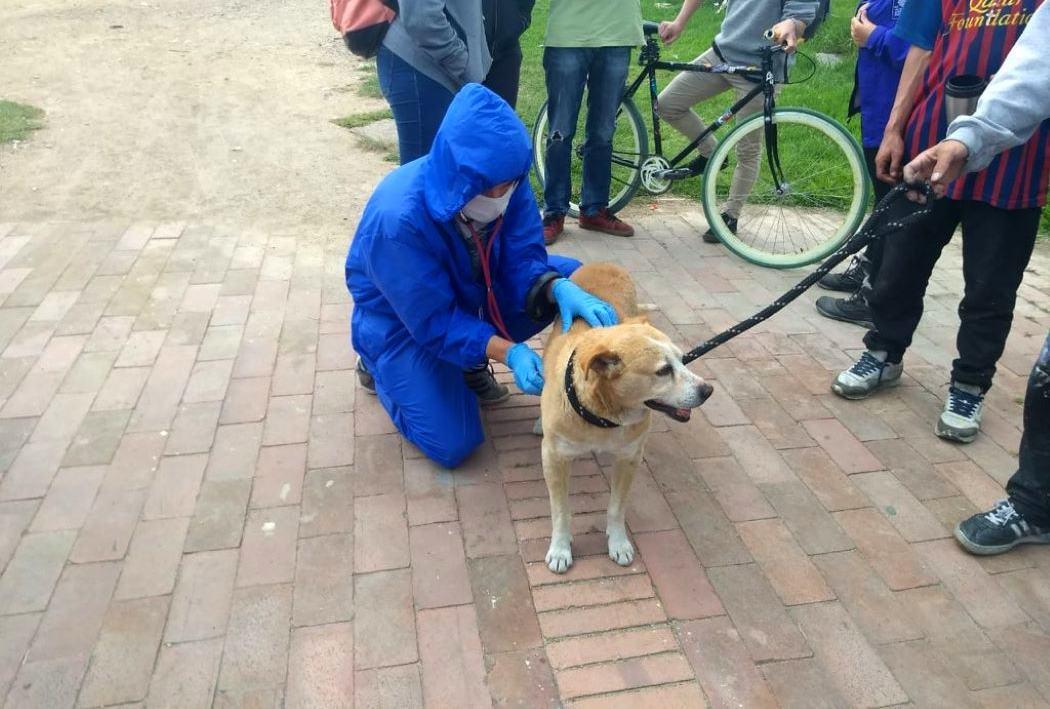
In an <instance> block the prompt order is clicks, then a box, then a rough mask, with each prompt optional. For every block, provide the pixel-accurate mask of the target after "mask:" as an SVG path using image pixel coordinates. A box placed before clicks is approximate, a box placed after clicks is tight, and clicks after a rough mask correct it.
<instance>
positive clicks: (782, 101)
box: [518, 0, 1050, 232]
mask: <svg viewBox="0 0 1050 709" xmlns="http://www.w3.org/2000/svg"><path fill="white" fill-rule="evenodd" d="M679 6H680V4H679V2H677V0H665V1H662V2H657V1H656V0H642V17H643V18H645V19H646V20H654V21H660V20H672V19H674V17H675V15H676V14H677V13H678V8H679ZM549 7H550V0H538V2H537V3H536V9H535V12H534V14H533V19H532V26H531V27H530V28H529V30H528V32H526V33H525V35H524V36H523V37H522V40H521V48H522V53H523V55H524V61H523V62H522V70H521V93H520V97H519V99H518V113H519V114H520V115H521V117H522V119H523V120H524V121H525V124H526V125H527V126H528V127H529V130H530V131H531V130H532V127H533V124H534V123H535V120H536V114H537V112H538V111H539V109H540V106H541V105H542V104H543V102H544V101H545V100H546V87H545V84H544V76H543V36H544V33H545V30H546V26H547V12H548V9H549ZM853 7H854V4H853V3H843V2H837V3H832V13H831V16H830V17H828V19H827V21H826V22H825V23H824V25H823V27H821V29H820V31H819V32H818V34H817V36H816V37H815V38H813V39H812V40H810V41H808V42H806V43H805V44H804V45H803V46H802V48H801V52H802V53H803V54H805V55H808V56H809V57H811V58H812V57H814V55H816V54H817V53H833V54H838V55H840V56H841V57H842V61H841V62H839V63H838V64H836V65H833V66H826V65H823V64H817V66H816V73H815V74H814V75H813V77H812V78H811V79H809V80H808V81H804V82H802V83H798V84H795V85H788V86H785V87H784V88H783V91H782V92H781V94H780V97H779V99H778V102H777V103H778V105H779V106H782V107H788V106H799V107H805V108H809V109H813V110H816V111H820V112H822V113H825V114H827V115H828V116H830V117H832V118H834V119H835V120H837V121H839V122H840V123H842V124H843V125H844V126H846V128H847V129H848V130H849V131H850V132H851V133H852V134H853V135H854V136H855V137H856V138H857V139H858V140H859V139H860V120H859V117H855V118H854V119H853V120H849V121H848V120H847V117H846V113H847V110H848V105H849V97H850V94H851V93H852V91H853V73H854V65H855V62H856V48H855V47H854V45H853V42H852V41H851V40H850V36H849V20H850V16H851V14H852V11H853ZM722 18H723V15H721V14H719V13H718V12H717V11H716V10H715V9H714V7H713V3H705V4H704V6H702V7H701V8H700V9H699V10H698V11H697V12H696V14H694V15H693V17H692V20H691V21H690V23H689V26H688V27H687V28H686V30H685V32H683V33H682V36H681V37H680V38H679V39H678V41H677V42H675V43H674V44H673V45H671V46H670V47H663V48H662V52H661V58H662V59H665V60H667V61H682V62H686V61H692V60H693V59H695V58H696V57H697V56H699V55H700V54H701V53H703V52H704V51H706V50H707V49H708V48H709V47H710V46H711V40H712V39H713V38H714V36H715V34H717V32H718V28H719V25H720V24H721V22H722ZM637 56H638V53H637V51H635V52H634V53H633V54H632V65H631V69H630V72H629V75H628V77H629V78H628V81H631V80H632V79H633V78H634V77H636V76H637V75H638V72H639V67H638V65H637ZM810 72H811V65H810V63H809V62H808V61H807V60H805V59H800V60H799V61H798V62H797V63H796V66H795V68H794V70H793V71H792V73H791V79H792V80H794V81H801V80H802V79H805V78H806V77H807V76H808V75H809V74H810ZM672 78H674V73H673V72H659V74H658V77H657V83H658V86H659V88H660V89H662V88H663V87H664V86H666V85H667V83H668V82H669V81H670V80H671V79H672ZM635 102H636V104H637V106H638V109H639V111H641V113H642V115H643V117H644V118H645V120H646V124H647V125H648V124H650V123H651V120H650V115H651V110H650V107H649V98H648V92H647V91H645V90H644V87H643V89H642V90H640V91H639V92H638V94H636V95H635ZM730 103H732V99H731V95H730V94H725V95H724V96H723V97H719V98H715V99H713V100H711V101H708V102H706V103H705V104H703V105H701V106H698V107H697V108H696V110H697V112H698V113H699V114H700V116H701V118H702V119H704V120H705V121H711V120H713V119H714V118H715V117H717V115H718V114H719V113H721V112H722V111H723V110H724V109H725V108H727V107H728V106H729V105H730ZM661 127H662V128H663V130H662V136H663V138H664V143H665V145H664V154H665V155H674V154H675V153H676V152H677V151H678V150H680V149H681V148H682V147H684V146H685V145H686V141H685V139H684V138H682V137H681V136H680V135H679V134H678V133H677V132H676V131H675V130H674V129H673V128H671V127H670V126H667V125H666V124H661ZM727 128H728V127H727ZM727 128H723V129H722V131H720V134H721V137H724V136H725V135H726V134H727V133H728V130H727ZM650 130H651V126H650ZM650 135H651V133H650ZM651 147H652V146H650V148H651ZM533 186H534V187H536V184H535V181H534V185H533ZM698 193H699V187H698V185H697V180H695V179H692V180H684V181H681V182H678V183H676V184H675V186H674V188H673V190H672V194H678V195H680V196H683V197H691V198H694V199H698ZM645 194H646V193H645V192H644V191H640V192H639V194H638V195H637V196H636V197H635V200H640V199H644V197H645ZM1042 231H1044V232H1047V231H1050V210H1048V211H1045V212H1044V214H1043V221H1042Z"/></svg>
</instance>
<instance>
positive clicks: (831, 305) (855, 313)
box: [817, 291, 875, 330]
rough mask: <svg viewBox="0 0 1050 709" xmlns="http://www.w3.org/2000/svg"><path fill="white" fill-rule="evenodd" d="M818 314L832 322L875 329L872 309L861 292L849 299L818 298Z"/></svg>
mask: <svg viewBox="0 0 1050 709" xmlns="http://www.w3.org/2000/svg"><path fill="white" fill-rule="evenodd" d="M817 312H818V313H820V314H821V315H823V316H824V317H826V318H831V319H832V320H841V321H842V322H848V323H853V324H854V325H860V326H861V327H866V328H868V329H869V330H872V329H874V328H875V323H874V321H873V320H872V315H871V307H870V306H869V305H868V302H867V301H866V300H865V299H864V296H862V295H861V294H860V291H857V292H855V293H854V294H853V295H851V296H850V297H848V298H832V297H831V296H830V295H822V296H820V297H819V298H817Z"/></svg>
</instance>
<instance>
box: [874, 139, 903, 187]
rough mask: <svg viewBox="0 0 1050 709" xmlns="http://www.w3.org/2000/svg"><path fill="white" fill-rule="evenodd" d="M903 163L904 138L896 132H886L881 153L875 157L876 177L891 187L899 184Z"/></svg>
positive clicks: (880, 146) (880, 149) (880, 147)
mask: <svg viewBox="0 0 1050 709" xmlns="http://www.w3.org/2000/svg"><path fill="white" fill-rule="evenodd" d="M903 161H904V136H902V135H901V134H900V133H898V132H896V131H886V133H885V134H884V135H883V136H882V144H881V145H879V152H878V153H877V154H876V155H875V176H876V177H878V178H879V179H880V180H882V181H883V182H888V183H890V184H891V185H895V184H897V183H898V182H900V181H901V162H903Z"/></svg>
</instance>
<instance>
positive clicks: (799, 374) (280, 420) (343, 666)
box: [0, 213, 1050, 709]
mask: <svg viewBox="0 0 1050 709" xmlns="http://www.w3.org/2000/svg"><path fill="white" fill-rule="evenodd" d="M635 223H636V224H637V226H638V227H639V232H640V234H639V236H638V237H636V238H634V239H629V240H617V239H611V238H605V237H600V236H595V235H593V234H585V233H581V232H578V231H576V230H574V229H570V232H569V234H568V236H567V238H566V239H565V241H564V244H563V245H561V246H559V250H561V251H563V252H565V253H570V254H572V255H575V256H579V257H581V258H584V259H587V260H598V259H612V260H615V261H617V262H619V263H621V264H623V265H624V266H626V267H627V268H629V269H630V270H631V272H632V273H633V275H634V277H635V279H636V280H637V283H638V286H639V289H640V291H641V293H642V299H643V300H646V301H649V302H652V303H655V304H656V305H657V306H658V311H657V312H655V313H654V314H653V320H654V322H655V324H656V325H658V326H659V327H661V328H662V329H663V330H665V331H666V332H668V333H669V334H670V335H671V336H672V337H673V338H674V339H675V340H676V341H677V342H679V343H680V344H683V345H692V344H693V343H695V342H697V341H699V340H700V339H701V338H703V337H704V336H706V335H709V334H711V333H713V332H715V331H717V330H718V329H720V328H722V327H724V326H726V325H728V324H730V323H732V322H734V321H736V320H738V319H741V318H743V317H745V316H747V315H748V314H750V313H751V312H752V311H753V310H755V309H757V307H759V306H761V305H763V304H765V303H766V302H768V301H769V300H770V299H771V297H772V296H773V295H775V294H776V293H779V292H780V291H782V290H784V289H785V288H786V287H787V286H788V285H789V284H791V283H792V282H793V281H794V280H796V279H797V278H798V277H799V274H798V273H783V272H776V271H771V270H763V269H759V268H756V267H751V266H748V265H746V264H743V263H742V262H740V261H738V260H736V259H734V258H732V257H730V256H727V255H726V254H725V253H724V252H723V251H722V250H721V249H720V248H719V247H717V246H710V245H704V244H702V243H700V241H699V239H697V238H696V235H697V233H698V229H699V228H700V227H701V224H700V218H699V217H698V216H697V215H694V214H692V213H686V214H682V215H674V214H654V215H646V216H642V217H639V218H638V219H636V220H635ZM345 248H346V243H345V240H344V239H333V240H331V241H328V242H327V243H322V242H318V241H311V240H310V239H308V238H294V237H290V236H287V235H268V234H265V233H261V232H259V231H257V230H246V231H243V232H238V231H234V230H224V229H219V228H211V227H208V226H202V225H195V224H189V225H186V224H132V225H122V224H66V223H62V224H59V223H55V224H41V223H31V224H0V571H2V574H0V702H3V701H6V704H5V706H6V707H11V708H19V709H20V708H23V707H43V708H47V709H58V708H61V707H73V706H78V707H95V706H110V705H121V706H149V707H179V708H186V707H205V706H218V707H249V706H250V707H273V706H286V707H349V706H358V707H397V708H398V709H401V708H404V707H414V706H428V707H455V708H457V709H459V708H463V707H482V706H484V707H488V706H521V707H554V706H571V707H581V708H582V707H587V708H591V707H650V706H651V707H701V706H715V707H749V708H753V707H773V706H782V707H805V708H807V709H808V708H811V707H818V706H827V707H846V706H857V707H880V706H895V705H902V704H910V705H914V706H927V707H943V706H951V707H1002V706H1017V707H1020V706H1025V707H1028V706H1050V661H1048V658H1050V549H1046V548H1022V549H1020V550H1018V551H1016V552H1014V553H1012V554H1010V555H1007V556H1003V557H999V558H989V559H980V558H974V557H970V556H967V555H966V554H964V553H963V552H962V551H960V550H959V548H958V547H957V546H956V544H955V542H954V541H953V540H952V539H951V538H950V530H951V528H952V526H953V525H954V523H955V522H956V521H957V520H958V519H960V518H961V517H963V516H965V515H968V514H971V513H972V512H974V511H975V510H978V509H982V508H987V507H988V506H989V505H990V504H991V503H992V502H993V501H994V500H995V499H996V498H997V497H998V496H1000V494H1001V486H1002V483H1003V482H1004V481H1005V480H1006V478H1007V477H1008V476H1009V475H1010V474H1011V473H1012V472H1013V470H1014V467H1015V464H1016V454H1017V447H1018V443H1019V440H1020V430H1019V428H1018V427H1019V426H1020V421H1021V416H1020V412H1021V406H1020V402H1021V399H1022V397H1023V395H1024V388H1025V381H1026V378H1027V374H1028V371H1029V369H1030V367H1031V363H1032V361H1033V358H1034V356H1035V354H1036V351H1037V349H1038V347H1039V345H1040V344H1041V343H1042V339H1043V336H1044V335H1045V333H1046V331H1047V328H1048V327H1050V309H1048V308H1050V306H1048V303H1050V251H1048V250H1047V249H1046V248H1045V246H1041V247H1040V248H1039V249H1037V253H1036V256H1035V257H1034V258H1033V261H1032V266H1031V268H1030V269H1029V272H1028V273H1027V276H1026V279H1025V283H1024V285H1023V286H1022V288H1021V292H1020V300H1019V302H1018V306H1017V314H1016V318H1015V322H1014V326H1013V331H1012V333H1011V335H1010V340H1009V344H1008V347H1007V352H1006V354H1005V355H1004V357H1003V358H1002V361H1001V363H1000V365H1001V366H1000V369H999V373H998V375H997V377H996V386H995V388H994V389H993V390H992V391H991V393H990V394H989V396H988V402H987V410H986V416H985V424H984V433H983V434H982V435H981V437H980V438H979V439H978V441H977V442H975V443H974V444H972V445H969V446H957V445H950V444H948V443H945V442H943V441H941V440H939V439H937V438H936V437H935V436H934V435H933V433H932V426H933V422H934V420H935V419H936V416H937V415H938V413H939V409H940V406H941V401H942V397H943V395H944V391H945V388H946V383H947V377H948V375H947V366H948V365H949V363H950V361H951V359H952V357H953V356H954V354H953V353H954V337H955V327H956V316H955V314H954V308H955V305H956V302H957V299H958V297H959V293H960V292H961V274H960V256H959V250H958V247H957V246H954V245H953V246H951V247H949V248H948V250H947V252H946V256H945V258H944V259H943V262H942V264H941V265H940V267H939V268H938V270H937V272H936V274H935V277H934V280H933V283H932V284H931V287H930V289H929V291H928V294H927V301H926V302H927V310H926V315H925V319H924V321H923V324H922V327H921V328H920V330H919V333H918V335H917V337H916V341H915V345H914V347H913V348H912V350H911V352H910V354H909V356H908V359H907V361H906V375H905V378H904V382H903V384H902V386H900V387H899V388H897V389H895V390H893V391H891V392H887V393H884V394H880V395H878V396H875V397H873V398H871V399H869V400H867V401H862V402H844V401H841V400H839V399H837V398H835V397H834V396H833V395H831V394H830V392H829V389H828V386H829V382H830V380H831V377H832V376H833V375H834V374H835V373H836V372H837V371H838V370H839V369H840V368H842V367H843V366H845V365H847V364H848V362H849V361H850V358H851V357H852V356H854V355H856V354H857V352H858V350H859V349H860V346H861V345H860V334H861V333H860V331H859V330H858V329H856V328H854V327H851V326H848V325H843V324H840V323H835V322H831V321H828V320H823V319H821V318H819V317H817V316H816V315H815V314H814V312H813V310H812V300H813V298H814V297H815V296H816V294H815V293H813V294H808V295H807V296H806V297H805V298H804V299H803V300H802V301H800V302H799V303H796V304H795V305H793V306H792V307H791V308H789V309H788V310H787V311H785V312H784V313H782V314H781V315H779V316H777V317H776V318H775V319H773V320H771V321H769V322H768V323H766V324H765V325H764V326H763V327H761V328H760V329H758V330H756V331H755V332H753V333H750V334H748V335H745V336H743V337H740V338H739V339H737V340H734V341H733V342H732V343H730V344H729V345H727V346H725V347H722V348H720V349H719V350H717V351H715V352H713V353H712V354H711V355H709V356H708V357H705V358H704V359H703V360H702V361H701V362H699V363H697V365H696V367H697V371H700V372H701V373H702V374H703V375H704V376H706V377H707V378H708V380H709V381H711V382H713V383H714V385H715V389H716V394H715V395H714V397H712V399H711V400H710V401H709V402H708V403H707V404H706V405H705V407H704V408H703V409H702V410H701V412H700V413H699V414H698V415H696V416H695V417H694V419H693V420H692V421H691V422H690V423H689V424H686V425H679V424H675V423H671V422H668V421H666V420H665V419H661V418H657V419H655V426H654V432H653V434H652V436H651V438H650V441H649V445H648V449H647V452H646V456H645V462H644V465H643V466H642V468H641V470H639V474H638V476H637V479H636V482H635V486H634V490H633V491H632V495H631V498H630V508H629V512H628V517H627V519H628V525H629V528H630V532H631V535H632V537H633V540H634V542H635V545H636V546H637V548H638V551H639V553H638V556H637V558H636V561H635V563H634V565H633V566H631V567H629V568H620V567H618V566H616V565H615V564H614V563H613V562H612V561H610V560H609V559H608V558H607V557H606V556H605V539H604V536H603V534H602V529H603V513H604V510H605V506H606V503H607V499H608V483H607V480H608V475H609V473H610V471H609V467H608V465H609V462H610V461H608V460H605V459H603V458H602V457H589V458H586V459H581V460H579V461H577V463H576V465H575V468H574V477H573V481H572V496H571V499H572V503H573V507H574V509H575V512H576V516H575V517H574V520H573V526H574V529H573V531H574V534H575V542H574V552H575V557H576V563H575V565H574V566H573V567H572V569H571V570H570V571H569V573H567V574H565V575H564V576H555V575H553V574H551V573H550V572H549V571H548V570H547V569H546V567H545V565H544V563H543V556H544V552H545V550H546V546H547V539H546V537H547V535H548V533H549V519H548V516H547V515H548V504H547V500H546V488H545V486H544V483H543V479H542V471H541V469H540V466H539V439H537V438H535V437H533V436H532V435H531V434H530V431H531V429H532V424H533V421H534V420H535V418H536V417H537V415H538V412H539V408H538V405H537V400H536V399H535V398H530V397H524V396H521V395H516V396H514V397H512V399H511V400H510V401H509V402H508V403H507V404H506V405H505V406H501V407H499V408H497V409H494V410H491V411H488V412H487V414H486V419H487V427H488V431H489V434H490V437H489V440H488V441H487V442H486V443H485V445H484V447H483V448H482V449H481V450H480V451H479V452H478V453H477V454H476V455H475V456H474V457H473V458H471V459H470V461H469V462H468V463H467V464H466V465H465V466H463V468H462V469H460V470H456V471H447V470H443V469H440V468H438V467H436V466H435V465H433V464H431V463H430V462H428V461H427V460H425V459H423V458H422V457H421V456H420V454H419V452H418V451H417V450H415V449H414V448H413V447H412V446H411V445H408V444H406V443H405V442H403V441H402V440H401V438H400V437H399V436H398V435H397V434H396V432H395V431H394V429H393V427H392V425H391V424H390V422H389V420H388V419H387V417H386V415H385V413H384V412H383V411H382V409H381V408H380V407H379V405H378V403H377V401H376V399H375V398H374V397H370V396H366V395H364V394H363V392H361V391H360V390H359V389H358V388H357V384H356V380H355V377H354V373H353V369H352V368H353V363H354V357H353V355H352V353H351V351H350V349H349V345H348V332H347V330H348V312H349V308H350V304H349V301H348V297H347V293H346V290H345V288H344V286H343V281H342V265H343V258H344V254H345ZM499 376H500V377H501V378H502V379H503V380H505V381H509V379H510V378H509V376H508V374H507V373H506V371H501V372H500V374H499Z"/></svg>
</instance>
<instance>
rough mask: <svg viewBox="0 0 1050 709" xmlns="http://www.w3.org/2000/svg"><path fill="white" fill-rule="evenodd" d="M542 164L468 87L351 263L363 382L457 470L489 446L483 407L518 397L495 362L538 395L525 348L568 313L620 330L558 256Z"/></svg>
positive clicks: (534, 366) (429, 451)
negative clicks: (535, 189) (548, 242)
mask: <svg viewBox="0 0 1050 709" xmlns="http://www.w3.org/2000/svg"><path fill="white" fill-rule="evenodd" d="M531 154H532V151H531V146H530V145H529V138H528V134H527V133H526V131H525V126H524V125H522V123H521V121H520V120H519V119H518V117H517V115H515V113H514V111H513V110H512V109H511V108H510V106H508V105H507V103H506V102H505V101H503V99H501V98H499V97H498V96H496V94H494V93H492V92H491V91H489V90H488V89H486V88H484V87H482V86H480V85H478V84H471V85H468V86H467V87H465V88H464V89H462V90H461V91H460V92H459V93H458V94H457V95H456V97H455V99H453V101H452V104H451V106H450V107H449V109H448V112H447V113H446V115H445V118H444V120H443V121H442V123H441V127H440V129H439V130H438V132H437V136H436V137H435V138H434V143H433V146H432V147H431V150H430V153H429V154H428V155H426V156H424V157H422V158H419V159H418V160H414V161H412V162H410V163H408V164H406V165H403V166H402V167H399V168H397V169H396V170H394V171H393V172H391V173H390V174H389V175H388V176H387V177H386V178H384V179H383V181H382V182H381V183H380V184H379V186H378V187H377V188H376V190H375V192H374V193H373V194H372V197H371V199H369V201H368V204H367V205H366V206H365V210H364V213H363V214H362V215H361V221H360V223H359V225H358V228H357V232H356V233H355V234H354V240H353V243H352V244H351V246H350V253H349V255H348V256H347V259H346V284H347V287H348V288H349V289H350V295H351V297H352V298H353V301H354V310H353V316H352V319H351V340H352V342H353V346H354V349H355V350H356V351H357V353H358V355H359V360H358V377H359V379H360V381H361V383H362V385H363V386H365V387H366V388H369V389H371V390H373V391H374V392H375V393H376V394H377V395H378V396H379V401H380V402H381V403H382V405H383V407H384V408H385V409H386V411H387V413H389V414H390V418H391V419H392V420H393V422H394V424H395V425H396V426H397V428H398V430H399V431H401V434H402V435H404V437H405V438H407V439H408V440H410V441H412V443H414V444H416V446H418V447H419V448H420V450H422V451H423V452H424V453H425V454H426V455H427V456H428V457H430V458H431V459H433V460H434V461H436V462H438V463H440V464H441V465H444V466H446V467H450V468H451V467H455V466H456V465H458V464H459V463H461V462H462V461H463V460H464V459H465V458H466V457H467V456H468V455H469V454H470V453H471V451H473V450H474V449H475V448H477V447H478V445H480V443H481V442H482V440H483V438H484V433H483V431H482V427H481V415H480V411H479V407H478V404H479V400H480V402H481V403H494V402H499V401H502V400H504V399H506V397H507V396H508V395H509V393H508V391H507V388H506V387H504V386H502V385H501V384H499V383H497V382H496V381H495V379H494V378H493V376H492V372H491V370H490V369H489V366H488V362H489V360H490V359H494V360H497V361H500V362H504V363H506V365H507V366H508V367H509V368H510V369H511V371H512V372H513V374H514V381H515V383H516V384H517V385H518V388H519V389H521V390H522V391H523V392H525V393H527V394H539V393H540V391H541V389H542V388H543V365H542V361H541V360H540V357H539V355H537V354H536V353H535V352H533V351H532V350H531V349H530V348H529V346H528V345H527V344H525V340H528V339H529V338H530V337H532V336H533V335H535V334H536V333H538V332H539V331H540V330H542V329H543V328H544V327H546V326H547V325H548V324H550V322H551V320H552V319H553V317H554V314H555V311H556V310H557V311H558V312H559V313H560V314H561V316H562V319H563V321H564V322H565V323H570V322H571V321H572V319H573V318H574V317H581V318H583V319H584V320H586V321H587V322H588V323H589V324H590V325H591V326H594V327H598V326H603V325H613V324H615V323H616V312H615V311H614V310H613V308H612V307H611V306H609V305H608V304H607V303H605V302H604V301H602V300H600V299H598V298H596V297H594V296H592V295H590V294H588V293H586V292H585V291H583V290H582V289H580V288H579V287H578V286H576V285H575V284H574V283H572V282H571V281H569V280H567V279H568V276H570V275H571V274H572V272H573V271H575V270H576V269H577V268H578V267H579V266H580V262H579V261H576V260H575V259H570V258H565V257H561V256H554V255H548V254H547V251H546V248H545V247H544V245H543V225H542V223H541V221H540V213H539V209H538V208H537V206H536V201H535V199H534V198H533V195H532V190H531V189H530V188H529V184H528V169H529V163H530V159H531ZM566 327H567V325H566Z"/></svg>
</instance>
